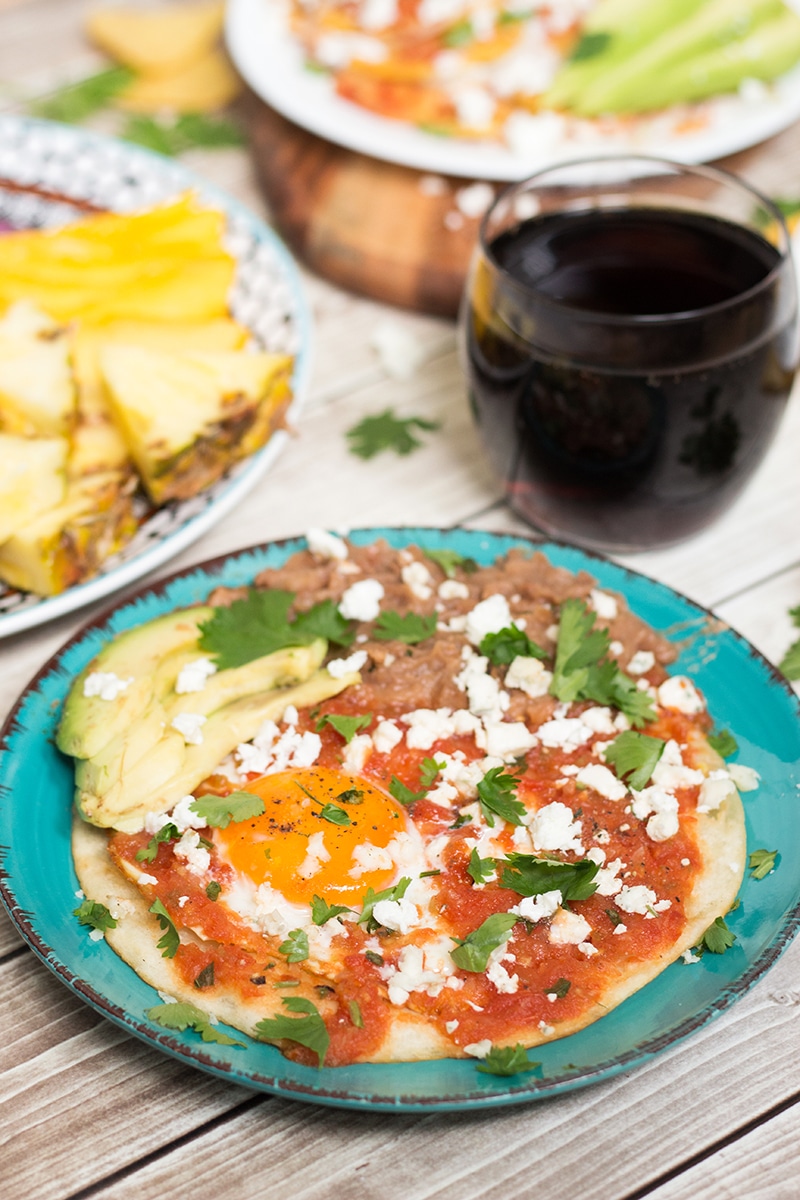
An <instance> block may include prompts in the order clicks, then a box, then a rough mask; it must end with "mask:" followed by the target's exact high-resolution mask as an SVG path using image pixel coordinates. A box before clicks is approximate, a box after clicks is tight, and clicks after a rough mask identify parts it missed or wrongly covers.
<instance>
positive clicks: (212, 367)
mask: <svg viewBox="0 0 800 1200" xmlns="http://www.w3.org/2000/svg"><path fill="white" fill-rule="evenodd" d="M100 366H101V371H102V374H103V377H104V379H105V382H106V386H107V389H108V396H109V400H110V403H111V407H112V410H113V413H114V416H115V418H116V420H117V423H118V425H119V428H120V430H121V432H122V435H123V437H124V438H125V441H126V443H127V446H128V449H129V451H130V453H131V457H132V458H133V460H134V462H135V463H136V467H137V469H138V471H139V473H140V475H141V477H142V482H143V484H144V486H145V487H146V489H147V491H148V493H149V494H150V496H151V498H152V499H153V500H154V501H155V503H156V504H162V503H164V502H165V501H166V500H171V499H180V500H183V499H186V498H188V497H189V496H194V495H196V494H197V492H199V491H201V490H202V488H204V487H207V486H208V485H209V484H210V483H213V482H214V481H215V480H216V479H218V478H219V477H220V476H221V475H222V473H223V472H224V471H225V470H226V468H227V467H228V466H230V464H231V463H232V462H234V461H235V460H236V459H238V458H241V457H242V455H243V454H248V453H252V452H253V450H255V449H258V448H259V446H261V445H263V444H264V442H265V441H266V440H267V438H268V437H269V434H270V432H271V430H272V428H273V427H274V423H275V420H276V418H277V416H278V411H279V409H280V408H281V407H282V405H283V404H284V403H285V401H286V399H287V396H288V386H287V383H286V379H287V376H288V373H289V369H290V367H291V358H289V357H288V356H286V355H278V354H248V353H246V352H227V353H226V352H208V353H205V352H200V351H197V352H194V353H181V354H168V353H165V352H162V351H157V350H148V349H145V348H142V347H139V346H123V345H113V344H112V345H109V346H107V347H106V348H105V349H104V350H103V351H102V353H101V357H100ZM254 429H256V430H257V438H256V437H253V438H251V437H250V434H251V432H252V431H253V430H254ZM254 443H255V444H254Z"/></svg>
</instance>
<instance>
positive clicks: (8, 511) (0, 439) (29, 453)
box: [0, 433, 69, 544]
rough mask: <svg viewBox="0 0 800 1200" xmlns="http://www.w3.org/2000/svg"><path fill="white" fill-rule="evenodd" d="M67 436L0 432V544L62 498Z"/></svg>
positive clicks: (67, 446)
mask: <svg viewBox="0 0 800 1200" xmlns="http://www.w3.org/2000/svg"><path fill="white" fill-rule="evenodd" d="M68 448H69V443H68V442H67V439H66V438H21V437H16V436H15V435H14V434H10V433H0V544H2V543H3V542H5V541H6V540H7V539H8V538H10V537H11V536H12V535H13V534H15V533H16V532H17V531H18V530H19V529H22V528H23V527H24V526H25V525H27V524H28V522H29V521H31V520H33V518H34V517H36V516H38V514H39V513H41V512H45V511H46V510H47V509H48V508H53V507H54V506H55V505H56V504H60V503H61V501H62V499H63V498H64V490H65V474H64V472H65V467H66V461H67V450H68Z"/></svg>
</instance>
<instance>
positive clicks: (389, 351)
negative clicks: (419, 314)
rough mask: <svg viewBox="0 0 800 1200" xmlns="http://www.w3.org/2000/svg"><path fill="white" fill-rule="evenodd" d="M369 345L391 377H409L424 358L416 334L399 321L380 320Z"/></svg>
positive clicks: (421, 346)
mask: <svg viewBox="0 0 800 1200" xmlns="http://www.w3.org/2000/svg"><path fill="white" fill-rule="evenodd" d="M370 345H371V347H372V349H373V350H375V351H376V353H377V355H378V357H379V358H380V360H381V366H382V367H383V368H384V370H385V371H386V373H387V374H388V375H391V376H392V378H393V379H411V378H412V376H413V375H414V374H415V373H416V371H417V370H418V369H419V367H420V366H421V365H422V363H423V361H424V359H425V347H424V345H423V344H422V342H421V341H420V339H419V337H418V336H417V334H416V333H415V332H414V331H413V330H412V329H408V328H406V327H405V326H403V325H401V324H400V323H399V321H391V320H389V321H381V323H380V324H379V325H377V326H376V327H375V330H374V331H373V334H372V337H371V338H370Z"/></svg>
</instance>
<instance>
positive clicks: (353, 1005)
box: [347, 1000, 364, 1029]
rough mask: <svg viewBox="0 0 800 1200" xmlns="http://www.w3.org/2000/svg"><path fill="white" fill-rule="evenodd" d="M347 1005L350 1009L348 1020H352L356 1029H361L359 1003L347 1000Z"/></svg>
mask: <svg viewBox="0 0 800 1200" xmlns="http://www.w3.org/2000/svg"><path fill="white" fill-rule="evenodd" d="M347 1007H348V1009H349V1010H350V1020H351V1021H352V1022H353V1024H354V1025H355V1027H356V1029H363V1028H364V1018H363V1016H362V1015H361V1005H360V1004H359V1003H358V1001H357V1000H348V1002H347Z"/></svg>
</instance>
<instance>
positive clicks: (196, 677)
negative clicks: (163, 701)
mask: <svg viewBox="0 0 800 1200" xmlns="http://www.w3.org/2000/svg"><path fill="white" fill-rule="evenodd" d="M216 672H217V666H216V663H213V662H212V661H211V659H210V658H195V659H193V660H192V661H191V662H189V663H187V664H186V666H185V667H183V669H182V670H181V672H180V674H179V675H178V678H177V679H176V680H175V691H176V692H177V694H178V695H179V696H184V695H186V694H187V692H202V690H203V688H204V687H205V686H206V681H207V680H208V679H210V678H211V676H212V675H215V674H216Z"/></svg>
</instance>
